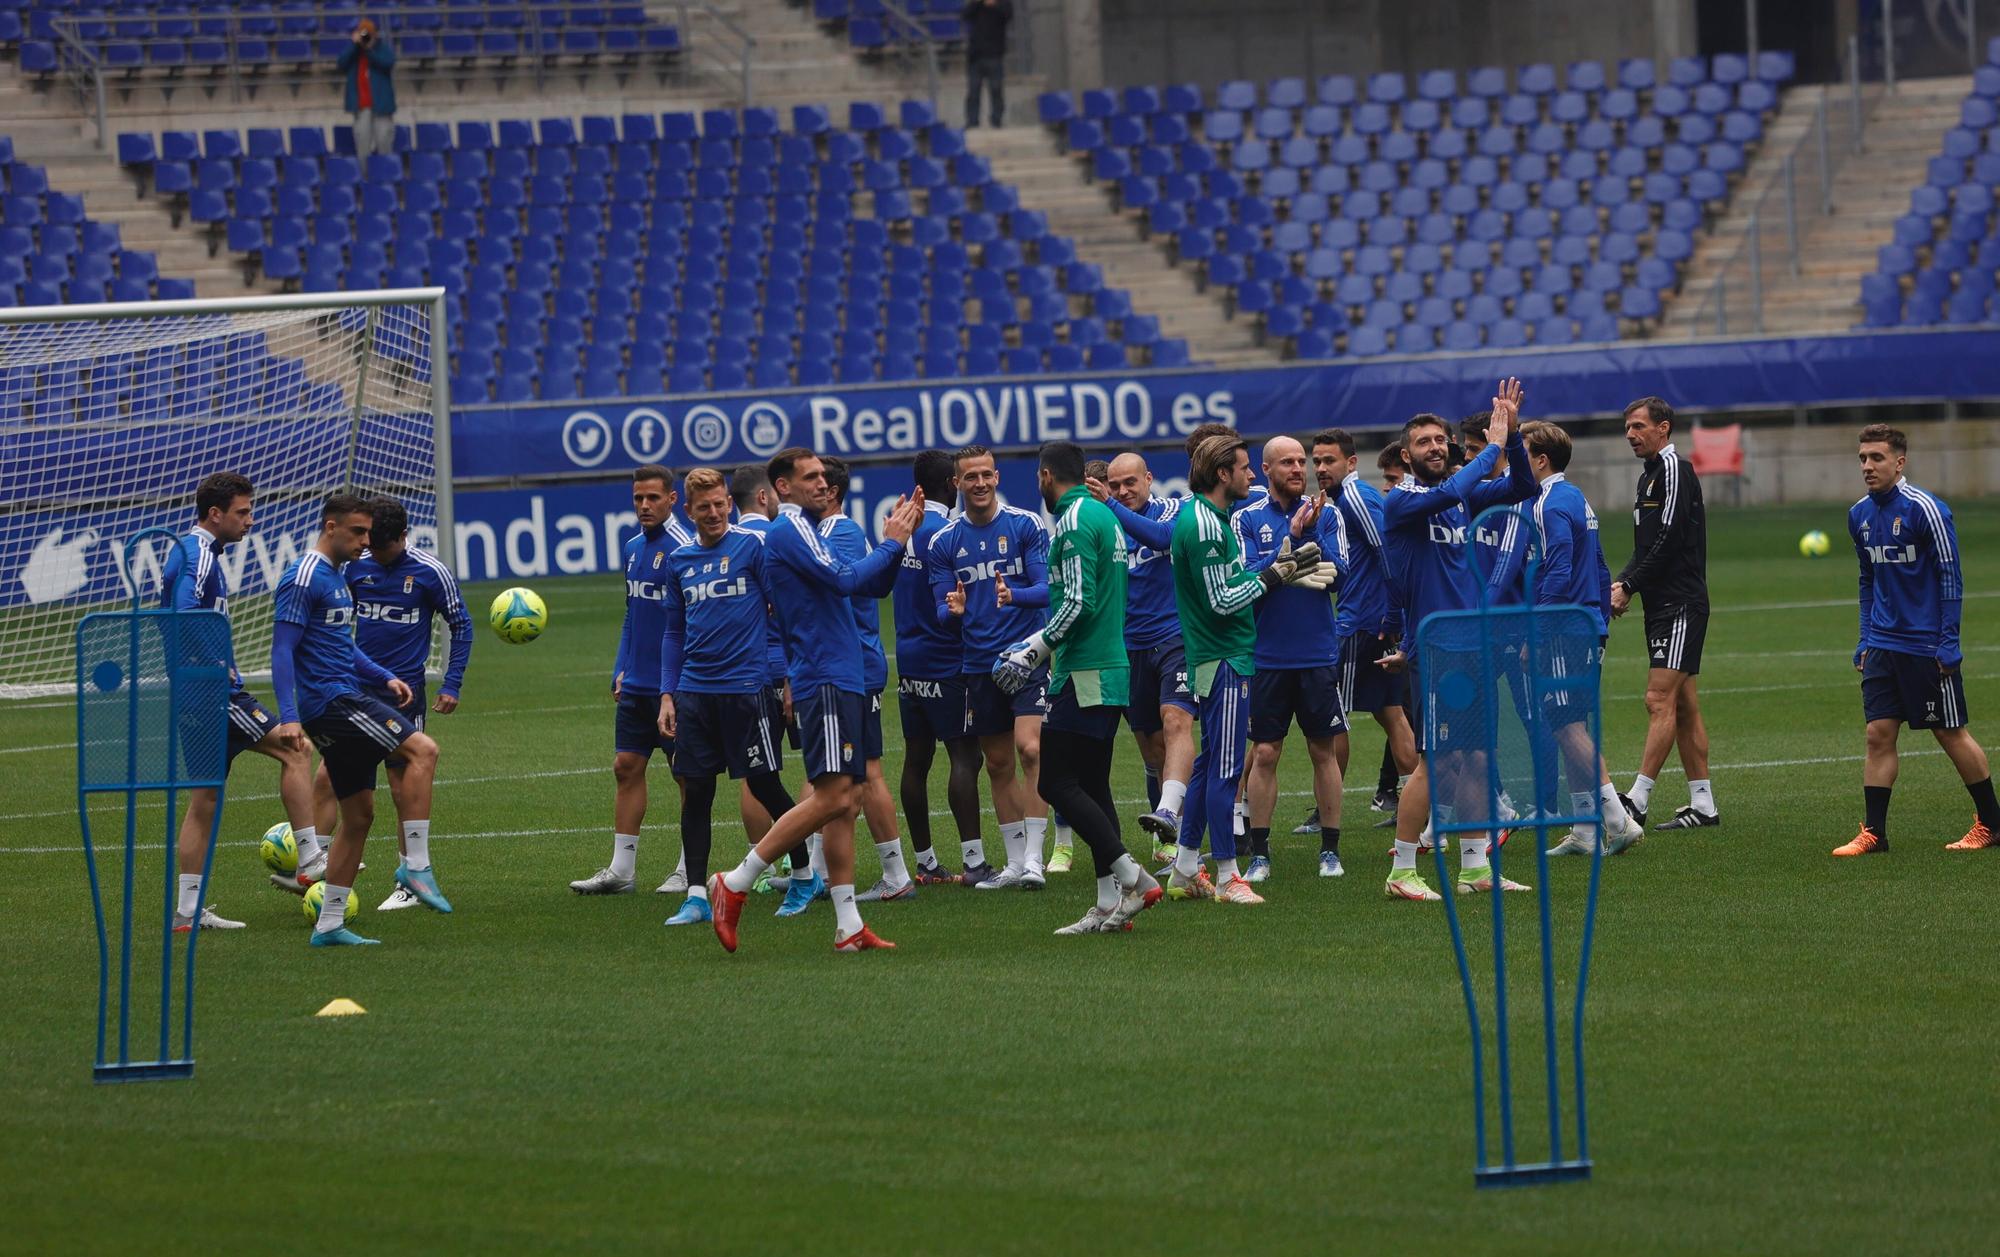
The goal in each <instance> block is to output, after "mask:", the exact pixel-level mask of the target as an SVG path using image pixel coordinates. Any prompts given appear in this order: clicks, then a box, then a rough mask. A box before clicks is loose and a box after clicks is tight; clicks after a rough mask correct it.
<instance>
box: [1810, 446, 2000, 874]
mask: <svg viewBox="0 0 2000 1257" xmlns="http://www.w3.org/2000/svg"><path fill="white" fill-rule="evenodd" d="M1860 445H1861V481H1862V483H1863V484H1865V485H1867V486H1868V494H1867V496H1866V497H1864V498H1862V499H1861V500H1860V501H1859V502H1856V503H1855V504H1854V506H1853V508H1852V509H1850V510H1849V511H1848V512H1847V531H1848V534H1849V535H1850V536H1852V537H1853V538H1854V556H1855V558H1856V559H1858V560H1859V561H1860V563H1861V641H1860V644H1859V645H1857V646H1856V647H1855V649H1854V670H1855V671H1856V672H1859V673H1860V674H1861V706H1862V715H1863V717H1864V718H1865V719H1866V720H1867V722H1868V760H1867V765H1866V767H1865V769H1864V770H1863V773H1862V778H1861V782H1862V791H1861V793H1862V796H1863V799H1864V801H1865V803H1866V805H1867V811H1866V817H1867V819H1866V820H1864V821H1863V822H1862V825H1861V832H1860V833H1858V834H1856V835H1855V836H1854V838H1853V840H1852V841H1851V842H1848V843H1847V844H1845V845H1844V846H1841V847H1837V848H1835V849H1834V854H1835V855H1840V856H1850V855H1872V854H1875V853H1877V852H1883V851H1887V850H1888V849H1889V791H1890V790H1891V789H1893V788H1894V786H1895V784H1896V769H1897V766H1898V760H1897V755H1896V737H1897V735H1898V733H1900V732H1901V726H1903V725H1905V724H1907V725H1909V726H1910V728H1912V729H1929V730H1930V731H1931V733H1932V735H1933V736H1935V737H1936V738H1937V741H1938V745H1939V746H1940V747H1942V748H1944V753H1945V754H1946V755H1948V756H1950V757H1951V763H1952V767H1954V768H1956V769H1958V777H1959V780H1960V781H1963V782H1964V783H1965V789H1966V793H1968V794H1970V795H1971V796H1972V806H1973V809H1974V811H1975V813H1976V817H1975V819H1974V820H1973V822H1972V828H1971V829H1970V830H1968V831H1966V835H1965V837H1963V838H1960V839H1959V840H1958V841H1957V842H1954V843H1949V844H1947V845H1946V847H1945V850H1947V851H1982V850H1984V849H1986V848H1987V847H1991V846H1993V845H1994V843H1995V841H1996V839H1995V838H1994V835H1995V834H2000V805H1996V804H1995V803H1994V799H1993V774H1992V771H1991V770H1990V769H1989V767H1988V766H1987V762H1986V752H1985V750H1984V749H1983V748H1981V747H1980V745H1979V742H1978V740H1977V739H1975V738H1974V737H1973V736H1972V730H1971V728H1970V727H1968V725H1967V723H1966V722H1967V720H1968V719H1969V717H1968V716H1967V714H1966V710H1965V678H1964V676H1963V675H1962V674H1961V673H1960V671H1959V669H1960V666H1961V665H1962V664H1963V663H1964V655H1963V653H1962V652H1961V651H1960V649H1959V644H1958V616H1959V608H1960V607H1961V606H1962V605H1963V603H1964V598H1965V585H1964V576H1963V574H1962V573H1961V570H1960V568H1959V563H1958V534H1957V531H1956V530H1955V529H1954V528H1953V526H1952V520H1951V508H1950V507H1948V506H1946V505H1945V504H1944V501H1943V499H1941V498H1937V497H1934V496H1932V495H1931V494H1929V493H1926V492H1924V491H1923V490H1922V489H1919V488H1918V487H1917V486H1915V485H1913V484H1911V483H1910V482H1909V481H1908V480H1906V479H1904V478H1903V468H1904V465H1905V464H1906V463H1907V462H1908V460H1909V452H1910V442H1909V438H1908V437H1906V436H1904V435H1903V434H1902V433H1901V432H1899V431H1897V430H1896V429H1895V428H1891V427H1889V426H1887V425H1886V424H1879V423H1878V424H1872V425H1870V426H1869V427H1866V428H1863V429H1862V430H1861V439H1860Z"/></svg>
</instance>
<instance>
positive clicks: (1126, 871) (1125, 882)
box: [1111, 855, 1146, 886]
mask: <svg viewBox="0 0 2000 1257" xmlns="http://www.w3.org/2000/svg"><path fill="white" fill-rule="evenodd" d="M1145 874H1146V870H1144V869H1142V868H1140V867H1139V862H1138V861H1137V860H1135V859H1133V858H1132V857H1131V856H1129V855H1121V856H1119V857H1118V858H1117V859H1116V860H1115V861H1113V862H1112V865H1111V876H1112V878H1113V879H1114V880H1115V881H1117V883H1118V884H1119V885H1120V886H1137V885H1138V884H1139V879H1140V878H1141V877H1144V876H1145Z"/></svg>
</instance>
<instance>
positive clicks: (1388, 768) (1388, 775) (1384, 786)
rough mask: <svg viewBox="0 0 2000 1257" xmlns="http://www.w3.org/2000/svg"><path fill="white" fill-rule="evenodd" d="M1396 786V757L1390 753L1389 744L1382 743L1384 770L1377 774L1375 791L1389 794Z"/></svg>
mask: <svg viewBox="0 0 2000 1257" xmlns="http://www.w3.org/2000/svg"><path fill="white" fill-rule="evenodd" d="M1395 788H1396V757H1395V756H1394V755H1391V754H1390V753H1389V744H1388V743H1387V742H1384V743H1382V771H1381V772H1379V773H1377V774H1376V776H1375V793H1377V794H1387V793H1389V792H1390V791H1391V790H1394V789H1395Z"/></svg>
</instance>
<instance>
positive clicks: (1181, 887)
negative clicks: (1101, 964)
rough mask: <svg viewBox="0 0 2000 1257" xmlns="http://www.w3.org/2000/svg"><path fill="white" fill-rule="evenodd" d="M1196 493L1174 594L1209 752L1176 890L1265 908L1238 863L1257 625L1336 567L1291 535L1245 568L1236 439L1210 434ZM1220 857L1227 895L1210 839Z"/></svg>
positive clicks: (1185, 516) (1242, 464)
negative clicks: (1296, 587)
mask: <svg viewBox="0 0 2000 1257" xmlns="http://www.w3.org/2000/svg"><path fill="white" fill-rule="evenodd" d="M1188 484H1189V485H1190V486H1191V487H1192V488H1193V489H1194V492H1195V496H1194V497H1193V499H1191V500H1190V501H1189V502H1188V504H1187V505H1186V506H1185V507H1183V508H1182V509H1181V513H1180V518H1179V519H1178V520H1177V521H1175V523H1174V540H1173V558H1172V561H1173V567H1174V598H1175V602H1176V605H1177V606H1178V608H1179V612H1180V620H1181V637H1182V640H1183V644H1184V646H1185V647H1186V651H1187V664H1188V673H1189V677H1190V679H1191V680H1192V681H1193V686H1192V688H1193V690H1194V693H1195V703H1196V704H1197V707H1196V710H1197V711H1198V712H1199V714H1200V717H1201V749H1200V750H1199V751H1198V752H1197V753H1196V755H1195V761H1194V772H1193V775H1192V776H1191V777H1190V778H1189V779H1188V798H1187V815H1186V819H1185V820H1183V821H1182V823H1181V832H1180V849H1179V851H1178V852H1177V854H1176V855H1175V858H1174V872H1173V877H1172V878H1171V879H1170V880H1169V882H1168V893H1169V894H1171V895H1173V896H1174V897H1175V898H1195V899H1208V898H1220V899H1222V900H1223V901H1224V902H1227V903H1240V904H1257V903H1262V902H1264V900H1263V898H1262V897H1261V896H1259V895H1258V894H1257V892H1256V890H1255V889H1254V888H1252V887H1251V885H1250V883H1249V882H1247V881H1245V880H1243V877H1242V875H1241V873H1240V872H1238V870H1237V867H1236V806H1235V804H1236V788H1237V782H1238V780H1239V779H1240V778H1241V777H1242V775H1243V752H1244V744H1245V741H1246V740H1247V739H1248V737H1249V732H1250V729H1249V720H1250V712H1249V699H1250V694H1249V688H1250V687H1249V683H1248V678H1249V677H1250V676H1252V675H1254V673H1255V672H1256V667H1255V665H1254V663H1253V662H1252V661H1251V651H1252V650H1253V649H1254V648H1255V645H1256V637H1257V627H1256V621H1255V619H1254V618H1253V613H1252V606H1253V604H1254V603H1255V602H1256V601H1257V599H1258V598H1260V597H1262V596H1264V595H1265V594H1267V593H1269V592H1270V591H1271V590H1274V589H1277V588H1279V587H1280V586H1283V585H1292V584H1306V585H1309V586H1317V588H1318V589H1319V590H1320V591H1321V592H1322V593H1323V592H1324V591H1325V590H1326V589H1327V588H1328V587H1329V586H1331V585H1332V584H1333V579H1334V571H1333V565H1332V564H1330V563H1329V564H1324V565H1322V564H1321V563H1320V562H1319V546H1318V544H1317V543H1315V542H1310V541H1309V542H1307V543H1306V544H1305V545H1303V546H1300V547H1298V548H1297V549H1293V548H1292V545H1291V539H1290V537H1289V536H1288V537H1286V538H1285V540H1284V542H1283V543H1281V545H1280V548H1279V553H1278V554H1277V555H1276V556H1275V557H1274V558H1273V559H1272V560H1271V562H1270V563H1269V564H1268V565H1267V566H1266V567H1265V568H1264V570H1263V571H1262V572H1260V573H1258V574H1256V575H1252V574H1251V573H1250V572H1248V571H1246V570H1244V567H1243V552H1242V549H1241V547H1239V546H1238V545H1237V543H1236V533H1235V532H1234V530H1232V529H1231V528H1230V526H1229V507H1230V506H1231V505H1233V504H1234V503H1237V502H1240V501H1242V500H1243V499H1244V498H1246V497H1248V496H1249V493H1250V447H1249V445H1248V443H1247V442H1245V441H1244V440H1243V438H1242V437H1240V436H1236V435H1234V434H1233V433H1231V434H1227V435H1223V434H1217V435H1214V436H1208V437H1204V438H1202V440H1201V442H1200V443H1199V444H1197V445H1196V446H1195V450H1194V458H1193V460H1192V461H1191V463H1190V464H1189V469H1188ZM1204 831H1206V832H1207V834H1208V841H1209V845H1210V849H1211V850H1213V851H1214V852H1215V862H1216V876H1217V877H1218V878H1219V879H1220V881H1221V883H1222V885H1221V888H1220V889H1219V890H1218V889H1217V888H1216V886H1215V884H1214V883H1212V882H1210V881H1209V879H1208V874H1207V872H1206V871H1205V870H1203V868H1202V867H1201V839H1202V834H1203V832H1204Z"/></svg>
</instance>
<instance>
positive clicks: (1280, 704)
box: [1250, 663, 1347, 742]
mask: <svg viewBox="0 0 2000 1257" xmlns="http://www.w3.org/2000/svg"><path fill="white" fill-rule="evenodd" d="M1294 717H1296V718H1297V719H1298V722H1299V732H1300V733H1303V734H1305V735H1306V736H1307V737H1308V738H1330V737H1332V736H1333V735H1334V734H1336V733H1345V732H1346V731H1347V721H1346V719H1345V718H1344V717H1343V716H1342V715H1341V712H1340V669H1338V668H1336V667H1334V666H1333V665H1332V664H1330V663H1329V664H1321V665H1320V666H1319V667H1317V668H1259V669H1257V671H1256V672H1254V673H1252V674H1251V676H1250V740H1251V741H1252V742H1282V741H1284V740H1285V734H1286V732H1287V731H1289V730H1290V729H1291V727H1292V720H1293V718H1294Z"/></svg>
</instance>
